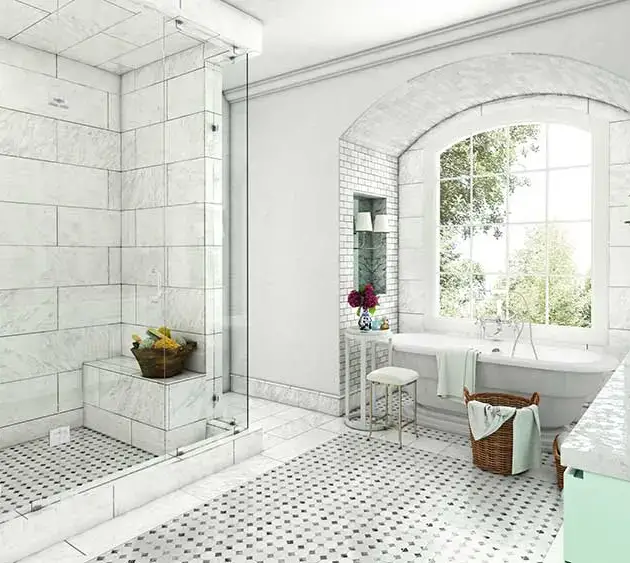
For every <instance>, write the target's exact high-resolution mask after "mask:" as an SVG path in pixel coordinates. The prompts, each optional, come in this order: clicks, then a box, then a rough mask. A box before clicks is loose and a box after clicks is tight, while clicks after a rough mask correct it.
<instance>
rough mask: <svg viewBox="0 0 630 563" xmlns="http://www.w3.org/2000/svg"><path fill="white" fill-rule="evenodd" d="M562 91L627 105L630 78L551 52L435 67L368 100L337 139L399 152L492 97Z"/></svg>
mask: <svg viewBox="0 0 630 563" xmlns="http://www.w3.org/2000/svg"><path fill="white" fill-rule="evenodd" d="M536 94H543V95H544V94H554V95H567V96H574V97H580V98H584V99H589V100H592V101H594V102H602V103H604V104H606V105H608V106H612V107H613V108H619V109H622V110H630V82H629V81H627V80H626V79H624V78H622V77H620V76H617V75H616V74H613V73H611V72H609V71H607V70H605V69H602V68H600V67H598V66H595V65H591V64H589V63H585V62H582V61H578V60H575V59H571V58H567V57H559V56H555V55H542V54H534V53H512V54H504V55H492V56H483V57H477V58H472V59H467V60H464V61H459V62H455V63H451V64H448V65H445V66H442V67H438V68H436V69H433V70H431V71H429V72H426V73H424V74H422V75H420V76H417V77H415V78H412V79H410V80H409V81H408V82H406V83H405V84H404V85H402V86H399V87H398V88H396V89H395V90H393V91H392V92H390V93H388V94H386V95H385V96H383V97H382V98H381V99H379V100H377V101H376V102H375V103H374V104H372V105H371V106H370V107H369V108H368V109H367V110H366V111H365V112H364V113H363V114H362V115H361V116H359V118H358V119H357V120H356V121H355V122H354V123H353V124H352V125H351V126H350V127H349V128H348V129H347V130H346V132H345V133H344V134H343V135H342V137H341V138H342V139H343V140H345V141H348V142H351V143H354V144H357V145H360V146H363V147H366V148H368V149H372V150H376V151H379V152H382V153H385V154H388V155H391V156H399V155H400V154H401V153H402V152H404V151H405V150H407V148H408V147H409V146H411V145H412V144H413V143H414V142H415V141H416V140H417V139H418V138H420V137H421V136H422V135H424V134H425V133H426V132H427V131H429V130H430V129H431V128H433V127H435V126H436V125H437V124H439V123H440V122H442V121H443V120H445V119H448V118H449V117H451V116H452V115H454V114H456V113H459V112H463V111H465V110H467V109H469V108H472V107H475V106H479V105H481V104H486V103H490V102H492V101H495V100H502V99H506V98H513V97H518V96H524V95H536Z"/></svg>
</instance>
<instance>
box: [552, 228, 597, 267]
mask: <svg viewBox="0 0 630 563" xmlns="http://www.w3.org/2000/svg"><path fill="white" fill-rule="evenodd" d="M547 232H548V237H549V275H550V276H578V275H583V276H584V275H589V274H590V271H591V224H590V223H587V222H584V223H550V224H549V227H548V231H547Z"/></svg>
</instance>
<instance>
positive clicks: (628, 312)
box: [608, 287, 630, 330]
mask: <svg viewBox="0 0 630 563" xmlns="http://www.w3.org/2000/svg"><path fill="white" fill-rule="evenodd" d="M608 291H609V317H608V318H609V326H610V328H612V329H625V330H627V329H630V288H627V287H611V288H610V289H609V290H608Z"/></svg>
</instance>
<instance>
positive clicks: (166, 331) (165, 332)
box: [158, 326, 171, 338]
mask: <svg viewBox="0 0 630 563" xmlns="http://www.w3.org/2000/svg"><path fill="white" fill-rule="evenodd" d="M158 332H160V333H162V334H163V335H164V336H166V337H167V338H171V329H170V328H167V327H165V326H161V327H160V328H158Z"/></svg>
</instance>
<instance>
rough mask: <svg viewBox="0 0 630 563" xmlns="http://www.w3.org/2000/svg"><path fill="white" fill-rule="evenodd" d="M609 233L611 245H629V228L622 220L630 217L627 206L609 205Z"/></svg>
mask: <svg viewBox="0 0 630 563" xmlns="http://www.w3.org/2000/svg"><path fill="white" fill-rule="evenodd" d="M608 212H609V233H610V238H609V241H610V245H611V246H630V229H629V228H628V225H626V223H624V221H626V220H628V219H630V213H629V211H628V207H610V208H609V209H608Z"/></svg>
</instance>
